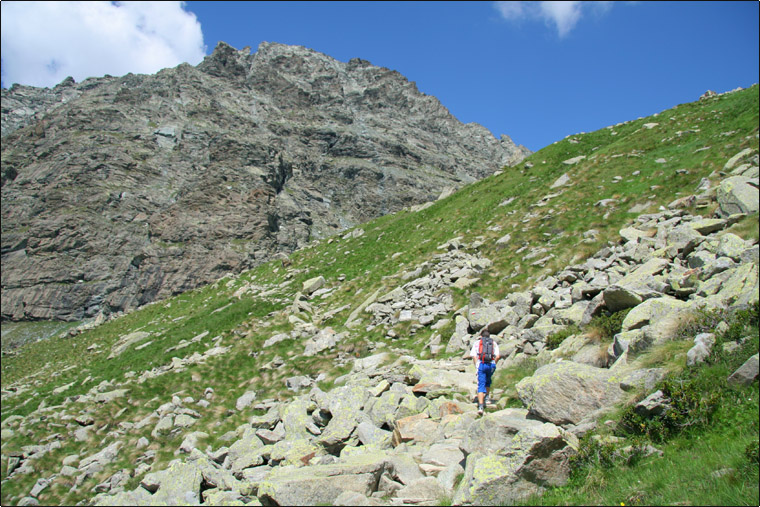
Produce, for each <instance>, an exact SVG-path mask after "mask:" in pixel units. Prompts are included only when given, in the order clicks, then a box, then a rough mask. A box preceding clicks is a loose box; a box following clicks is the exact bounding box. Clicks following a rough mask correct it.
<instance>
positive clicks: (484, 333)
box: [480, 329, 491, 338]
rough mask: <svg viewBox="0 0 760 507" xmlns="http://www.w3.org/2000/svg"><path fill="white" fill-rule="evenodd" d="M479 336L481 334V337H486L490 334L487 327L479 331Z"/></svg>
mask: <svg viewBox="0 0 760 507" xmlns="http://www.w3.org/2000/svg"><path fill="white" fill-rule="evenodd" d="M480 336H483V337H485V338H488V337H489V336H491V333H489V332H488V329H484V330H483V331H482V332H481V333H480Z"/></svg>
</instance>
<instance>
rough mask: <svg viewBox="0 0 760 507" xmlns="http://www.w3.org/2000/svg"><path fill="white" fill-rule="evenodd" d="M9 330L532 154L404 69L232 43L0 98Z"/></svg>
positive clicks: (355, 219)
mask: <svg viewBox="0 0 760 507" xmlns="http://www.w3.org/2000/svg"><path fill="white" fill-rule="evenodd" d="M2 101H3V114H2V135H3V143H2V171H3V172H2V263H3V275H2V318H3V319H11V320H24V319H48V320H51V319H59V320H82V319H84V318H88V317H94V316H95V315H97V314H99V313H101V312H105V313H106V314H108V313H115V312H119V311H122V310H129V309H133V308H136V307H139V306H141V305H144V304H146V303H149V302H151V301H155V300H157V299H161V298H163V297H166V296H170V295H173V294H177V293H179V292H182V291H185V290H188V289H191V288H194V287H197V286H199V285H202V284H206V283H209V282H212V281H215V280H217V279H219V278H220V277H222V276H223V275H225V274H227V273H229V272H240V271H242V270H244V269H247V268H250V267H253V266H255V265H258V264H260V263H262V262H265V261H267V260H270V259H272V258H275V257H276V256H277V255H279V254H283V253H286V254H287V253H289V252H292V251H293V250H295V249H297V248H299V247H302V246H304V245H306V244H307V243H308V242H309V241H310V240H312V239H318V238H323V237H327V236H331V235H334V234H336V233H339V232H341V231H342V230H344V229H346V228H349V227H352V226H353V225H355V224H357V223H361V222H364V221H367V220H369V219H372V218H376V217H378V216H381V215H384V214H387V213H391V212H394V211H398V210H400V209H402V208H404V207H408V206H410V205H413V204H419V203H423V202H428V201H434V200H435V199H436V198H437V197H438V196H439V195H440V194H441V192H442V191H443V190H444V189H451V188H458V187H461V186H462V185H463V184H466V183H470V182H473V181H475V180H476V179H479V178H482V177H484V176H487V175H490V174H492V173H493V172H494V171H496V170H498V169H500V168H502V167H503V166H504V165H509V164H514V163H516V162H517V161H519V160H521V159H522V158H524V157H525V156H526V154H528V153H529V151H528V150H526V149H525V148H523V147H518V146H516V145H515V144H514V143H513V142H512V141H511V140H510V139H509V138H508V137H507V136H502V137H501V139H496V138H494V137H493V135H491V133H490V132H489V131H488V130H487V129H485V128H484V127H482V126H480V125H477V124H474V123H469V124H466V125H465V124H462V123H460V122H459V121H458V120H457V119H456V118H454V117H453V116H452V115H451V114H450V113H449V112H448V111H447V110H446V108H445V107H443V106H442V105H441V104H440V102H439V101H438V100H437V99H435V98H434V97H431V96H428V95H425V94H423V93H421V92H419V91H418V90H417V88H416V86H415V84H414V83H412V82H409V81H408V80H406V79H405V78H404V77H403V76H402V75H400V74H399V73H398V72H395V71H392V70H389V69H385V68H380V67H376V66H373V65H371V64H370V63H369V62H367V61H364V60H360V59H352V60H350V61H349V62H347V63H343V62H339V61H337V60H334V59H332V58H330V57H328V56H326V55H324V54H321V53H318V52H316V51H313V50H310V49H306V48H303V47H298V46H286V45H282V44H276V43H266V42H265V43H262V44H261V45H260V47H259V48H258V50H257V51H256V52H255V53H254V54H250V53H249V50H248V48H246V49H244V50H241V51H238V50H236V49H234V48H232V47H230V46H229V45H227V44H224V43H220V44H219V45H218V46H217V48H216V49H215V50H214V52H213V54H212V55H210V56H208V57H207V58H206V59H204V61H203V62H202V63H200V64H199V65H198V66H196V67H192V66H189V65H187V64H182V65H179V66H178V67H176V68H173V69H164V70H162V71H160V72H158V73H157V74H155V75H134V74H127V75H126V76H124V77H120V78H116V77H110V76H106V77H102V78H91V79H87V80H86V81H84V82H82V83H74V82H73V80H71V79H67V80H65V81H64V82H63V83H61V84H60V85H58V86H56V87H55V88H53V89H36V88H32V87H28V86H14V87H12V88H11V89H9V90H5V89H3V90H2Z"/></svg>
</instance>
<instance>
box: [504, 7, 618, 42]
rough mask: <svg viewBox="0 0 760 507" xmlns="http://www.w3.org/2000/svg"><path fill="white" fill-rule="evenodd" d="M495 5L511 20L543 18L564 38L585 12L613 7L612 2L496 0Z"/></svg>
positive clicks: (600, 11) (603, 10)
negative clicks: (521, 0) (511, 0)
mask: <svg viewBox="0 0 760 507" xmlns="http://www.w3.org/2000/svg"><path fill="white" fill-rule="evenodd" d="M494 7H495V8H496V10H498V11H499V13H500V14H501V16H502V17H503V18H504V19H506V20H509V21H521V20H523V19H540V20H543V21H544V22H545V23H546V24H549V25H554V26H555V28H556V29H557V35H559V37H560V38H563V37H565V36H566V35H567V34H568V33H570V31H571V30H572V29H573V28H574V27H575V25H576V24H577V23H578V21H579V20H580V19H581V16H582V15H583V12H585V11H587V10H594V11H596V12H597V13H604V12H606V11H608V10H609V8H610V7H611V2H572V1H570V2H566V1H561V2H494Z"/></svg>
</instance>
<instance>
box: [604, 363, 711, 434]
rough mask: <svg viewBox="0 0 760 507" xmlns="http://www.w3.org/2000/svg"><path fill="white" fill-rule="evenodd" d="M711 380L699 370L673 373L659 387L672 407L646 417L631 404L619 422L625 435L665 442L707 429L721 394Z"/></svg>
mask: <svg viewBox="0 0 760 507" xmlns="http://www.w3.org/2000/svg"><path fill="white" fill-rule="evenodd" d="M711 382H712V380H711V377H710V376H708V375H701V376H700V375H699V374H698V370H697V373H695V370H687V371H684V372H682V373H677V374H671V375H669V376H668V377H666V378H665V379H664V380H663V381H661V382H660V384H659V389H660V390H661V391H662V392H663V395H664V396H665V397H666V398H667V399H669V400H670V402H669V405H670V406H671V408H670V409H669V410H667V411H665V412H664V413H663V414H662V415H659V416H655V417H644V416H641V415H639V414H637V413H636V412H635V410H634V408H635V407H634V406H633V405H631V406H630V407H628V408H627V409H626V410H625V411H624V412H623V415H622V417H621V419H620V426H619V427H620V428H621V429H622V430H623V432H624V433H625V434H630V435H645V436H646V437H647V438H649V439H650V440H651V441H653V442H664V441H666V440H668V439H669V438H670V437H672V436H673V435H676V434H678V433H680V432H681V431H682V430H684V429H687V428H692V427H693V428H699V427H704V426H706V425H708V424H710V422H711V421H712V416H713V414H714V413H715V411H716V409H717V408H718V406H719V403H720V400H721V391H720V390H718V389H714V387H715V386H711V385H710V383H711Z"/></svg>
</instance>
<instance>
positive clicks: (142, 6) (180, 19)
mask: <svg viewBox="0 0 760 507" xmlns="http://www.w3.org/2000/svg"><path fill="white" fill-rule="evenodd" d="M0 7H1V8H2V18H1V20H0V22H1V24H2V32H1V35H0V37H1V38H2V81H3V85H4V86H6V87H10V85H11V84H13V83H19V84H25V85H32V86H46V87H51V86H55V85H56V84H58V83H60V82H61V81H63V79H65V78H66V77H67V76H72V77H73V78H74V79H75V80H76V81H77V82H79V81H82V80H84V79H87V78H88V77H94V76H103V75H105V74H110V75H112V76H122V75H124V74H127V73H129V72H133V73H136V74H152V73H155V72H157V71H159V70H160V69H163V68H166V67H175V66H177V65H179V64H180V63H182V62H187V63H189V64H191V65H197V64H198V63H200V61H201V60H202V59H203V57H204V55H205V52H206V51H205V49H206V48H205V46H204V44H203V33H202V32H201V25H200V23H199V22H198V20H197V19H196V17H195V14H193V13H191V12H188V11H185V10H184V2H1V3H0Z"/></svg>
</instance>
